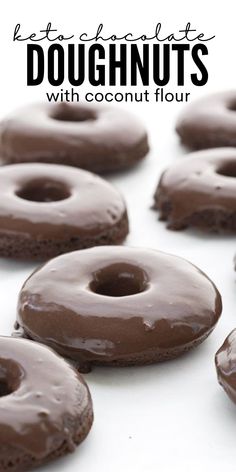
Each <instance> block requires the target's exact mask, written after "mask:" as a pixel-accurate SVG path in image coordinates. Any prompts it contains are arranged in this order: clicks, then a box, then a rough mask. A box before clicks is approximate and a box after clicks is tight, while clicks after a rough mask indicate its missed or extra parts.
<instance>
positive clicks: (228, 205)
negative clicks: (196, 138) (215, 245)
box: [154, 148, 236, 232]
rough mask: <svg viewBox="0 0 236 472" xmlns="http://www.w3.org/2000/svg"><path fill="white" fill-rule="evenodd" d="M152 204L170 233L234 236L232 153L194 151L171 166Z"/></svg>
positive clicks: (235, 161)
mask: <svg viewBox="0 0 236 472" xmlns="http://www.w3.org/2000/svg"><path fill="white" fill-rule="evenodd" d="M154 201H155V203H154V208H156V209H157V210H159V213H160V219H161V220H167V221H168V228H170V229H174V230H178V229H184V228H186V227H188V226H193V227H197V228H200V229H202V230H208V231H215V232H236V149H233V148H221V149H214V150H208V151H198V152H195V153H191V154H189V157H187V158H186V159H182V160H181V161H178V162H177V163H175V164H173V165H172V166H171V167H170V168H169V169H167V170H166V171H165V172H164V173H163V174H162V177H161V179H160V181H159V184H158V186H157V189H156V192H155V195H154Z"/></svg>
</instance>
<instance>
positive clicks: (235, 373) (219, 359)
mask: <svg viewBox="0 0 236 472" xmlns="http://www.w3.org/2000/svg"><path fill="white" fill-rule="evenodd" d="M215 363H216V370H217V376H218V381H219V383H220V385H221V386H222V387H223V389H224V390H225V391H226V393H227V395H228V396H229V398H231V400H232V401H233V402H234V403H236V330H233V331H232V332H231V333H230V334H229V336H228V337H227V338H226V340H225V341H224V344H223V345H222V346H221V348H220V349H219V350H218V352H217V353H216V357H215Z"/></svg>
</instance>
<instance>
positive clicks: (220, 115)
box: [176, 90, 236, 150]
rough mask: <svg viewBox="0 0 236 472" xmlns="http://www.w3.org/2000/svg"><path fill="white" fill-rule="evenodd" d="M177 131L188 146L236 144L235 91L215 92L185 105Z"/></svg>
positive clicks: (199, 147)
mask: <svg viewBox="0 0 236 472" xmlns="http://www.w3.org/2000/svg"><path fill="white" fill-rule="evenodd" d="M176 131H177V133H178V134H179V136H180V138H181V141H182V142H183V144H185V145H186V146H188V147H189V148H190V149H196V150H197V149H207V148H212V147H213V148H214V147H221V146H222V147H223V146H236V91H235V90H234V91H228V92H223V93H215V94H213V95H210V96H208V97H203V98H201V99H200V100H196V102H193V103H192V104H190V105H188V106H187V107H186V109H184V111H183V112H182V114H181V115H180V117H179V119H178V121H177V125H176Z"/></svg>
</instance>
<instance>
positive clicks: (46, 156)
mask: <svg viewBox="0 0 236 472" xmlns="http://www.w3.org/2000/svg"><path fill="white" fill-rule="evenodd" d="M147 152H148V142H147V134H146V131H145V128H144V127H143V125H142V123H140V121H139V120H138V118H136V117H135V116H133V115H132V114H130V113H129V112H127V111H125V110H122V109H120V108H113V107H112V106H111V107H110V106H104V105H92V104H86V103H83V104H80V103H41V104H33V105H27V106H26V107H24V108H22V109H20V110H18V111H15V112H14V113H13V114H12V116H10V117H9V118H6V119H5V120H3V121H2V122H1V124H0V154H1V158H2V160H3V161H4V162H6V163H8V164H9V163H13V164H14V163H18V162H51V163H57V164H67V165H73V166H76V167H80V168H84V169H88V170H92V171H94V172H108V171H113V170H119V169H122V168H126V167H129V166H131V165H133V164H134V163H136V162H137V161H138V160H140V159H141V158H142V157H144V156H145V154H146V153H147Z"/></svg>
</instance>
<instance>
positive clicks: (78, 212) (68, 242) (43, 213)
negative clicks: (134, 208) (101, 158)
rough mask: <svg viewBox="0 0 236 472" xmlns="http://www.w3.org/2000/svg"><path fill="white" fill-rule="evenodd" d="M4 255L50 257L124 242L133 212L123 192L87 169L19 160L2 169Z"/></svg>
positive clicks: (1, 244) (1, 240) (0, 226)
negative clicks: (130, 213) (21, 161)
mask: <svg viewBox="0 0 236 472" xmlns="http://www.w3.org/2000/svg"><path fill="white" fill-rule="evenodd" d="M0 186H1V207H0V255H1V256H6V257H15V258H24V259H48V258H50V257H52V256H56V255H58V254H61V253H64V252H67V251H72V250H75V249H83V248H86V247H90V246H96V245H103V244H119V243H121V242H122V241H123V240H124V238H125V237H126V235H127V233H128V215H127V210H126V205H125V202H124V200H123V198H122V196H121V195H120V194H119V192H118V191H117V190H116V189H115V188H114V187H113V186H112V185H111V184H109V183H108V182H107V181H105V180H103V179H101V178H100V177H98V176H96V175H94V174H91V173H90V172H86V171H84V170H81V169H72V168H71V167H68V166H59V165H55V164H36V163H32V164H16V165H11V166H4V167H2V168H1V169H0Z"/></svg>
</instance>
